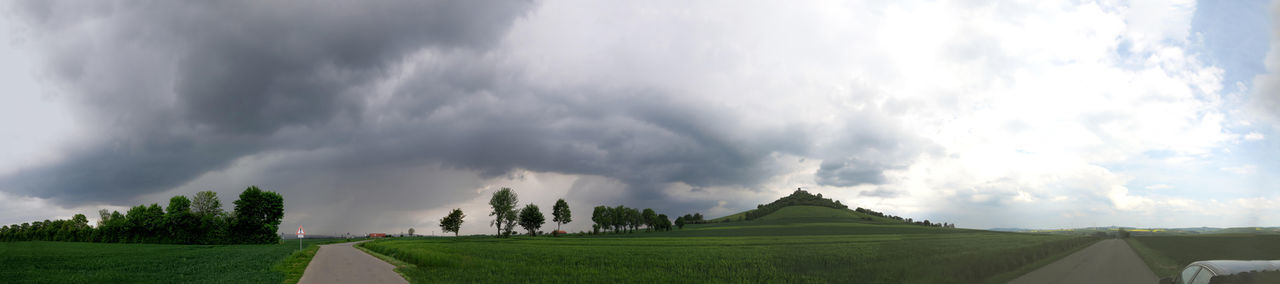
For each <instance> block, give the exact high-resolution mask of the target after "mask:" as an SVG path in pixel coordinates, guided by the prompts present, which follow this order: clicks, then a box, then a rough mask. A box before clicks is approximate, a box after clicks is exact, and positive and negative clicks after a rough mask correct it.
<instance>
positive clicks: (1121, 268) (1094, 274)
mask: <svg viewBox="0 0 1280 284" xmlns="http://www.w3.org/2000/svg"><path fill="white" fill-rule="evenodd" d="M1158 282H1160V279H1159V278H1158V277H1156V274H1155V273H1152V272H1151V269H1149V268H1147V265H1146V264H1144V263H1143V262H1142V258H1141V257H1138V254H1137V253H1134V252H1133V249H1131V248H1129V244H1128V243H1125V242H1124V241H1122V240H1118V239H1110V240H1104V241H1101V242H1098V243H1096V244H1093V245H1091V246H1089V247H1087V248H1084V249H1083V250H1080V251H1078V252H1076V253H1074V254H1071V255H1068V256H1067V257H1064V258H1062V259H1060V260H1058V261H1057V262H1054V263H1050V264H1049V265H1046V266H1045V267H1041V268H1040V269H1037V270H1036V271H1032V272H1031V273H1027V274H1026V275H1023V276H1022V277H1018V279H1014V280H1013V281H1011V282H1009V283H1158Z"/></svg>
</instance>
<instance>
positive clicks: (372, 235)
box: [369, 233, 387, 238]
mask: <svg viewBox="0 0 1280 284" xmlns="http://www.w3.org/2000/svg"><path fill="white" fill-rule="evenodd" d="M369 237H370V238H385V237H387V234H384V233H370V234H369Z"/></svg>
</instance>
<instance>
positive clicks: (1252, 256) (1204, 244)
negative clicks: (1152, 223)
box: [1129, 234, 1280, 277]
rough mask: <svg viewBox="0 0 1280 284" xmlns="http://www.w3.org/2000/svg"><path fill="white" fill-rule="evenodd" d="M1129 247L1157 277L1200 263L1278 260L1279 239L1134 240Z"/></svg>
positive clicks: (1202, 237)
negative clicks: (1211, 261) (1201, 261)
mask: <svg viewBox="0 0 1280 284" xmlns="http://www.w3.org/2000/svg"><path fill="white" fill-rule="evenodd" d="M1129 246H1131V247H1133V249H1134V251H1135V252H1137V253H1138V255H1140V256H1142V260H1143V261H1144V262H1146V263H1147V266H1148V267H1150V268H1151V271H1152V272H1155V273H1156V275H1158V276H1160V277H1169V276H1173V274H1174V273H1177V272H1178V270H1179V269H1181V268H1183V267H1185V266H1186V265H1188V264H1191V263H1192V262H1195V261H1200V260H1226V259H1233V260H1275V259H1280V235H1269V234H1209V235H1175V236H1138V237H1133V238H1131V239H1130V240H1129Z"/></svg>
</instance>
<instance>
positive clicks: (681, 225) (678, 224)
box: [676, 216, 684, 229]
mask: <svg viewBox="0 0 1280 284" xmlns="http://www.w3.org/2000/svg"><path fill="white" fill-rule="evenodd" d="M676 228H680V229H684V216H680V217H676Z"/></svg>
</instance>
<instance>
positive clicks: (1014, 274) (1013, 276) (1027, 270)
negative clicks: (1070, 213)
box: [982, 237, 1107, 283]
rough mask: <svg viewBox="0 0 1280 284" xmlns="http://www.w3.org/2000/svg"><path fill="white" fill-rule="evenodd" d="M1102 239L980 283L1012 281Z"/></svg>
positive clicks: (1100, 239)
mask: <svg viewBox="0 0 1280 284" xmlns="http://www.w3.org/2000/svg"><path fill="white" fill-rule="evenodd" d="M1086 238H1088V237H1086ZM1104 240H1107V238H1098V239H1096V240H1094V241H1092V242H1088V243H1085V244H1083V245H1080V246H1078V247H1076V248H1073V249H1069V250H1064V251H1061V252H1058V253H1055V254H1051V255H1049V257H1045V258H1042V259H1040V260H1036V261H1035V262H1032V263H1030V264H1027V265H1023V266H1022V267H1019V268H1018V269H1014V270H1010V271H1006V272H1004V273H1000V274H996V275H995V276H992V277H991V278H987V280H983V281H982V283H1009V281H1013V279H1018V277H1022V275H1026V274H1027V273H1031V272H1032V271H1036V270H1037V269H1040V268H1042V267H1045V266H1047V265H1049V264H1052V263H1054V262H1057V261H1058V260H1062V258H1065V257H1067V256H1068V255H1072V254H1075V253H1077V252H1080V251H1081V250H1083V249H1085V248H1087V247H1089V246H1092V245H1094V244H1097V243H1098V242H1101V241H1104Z"/></svg>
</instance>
